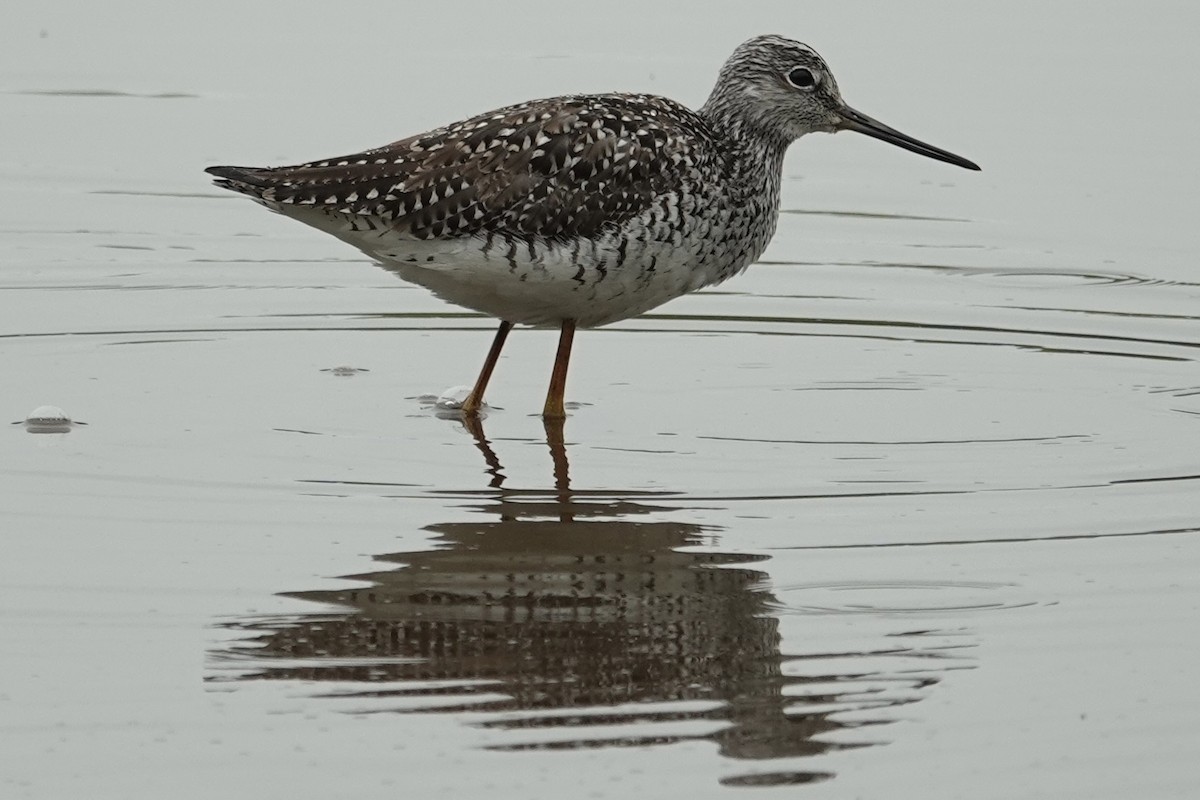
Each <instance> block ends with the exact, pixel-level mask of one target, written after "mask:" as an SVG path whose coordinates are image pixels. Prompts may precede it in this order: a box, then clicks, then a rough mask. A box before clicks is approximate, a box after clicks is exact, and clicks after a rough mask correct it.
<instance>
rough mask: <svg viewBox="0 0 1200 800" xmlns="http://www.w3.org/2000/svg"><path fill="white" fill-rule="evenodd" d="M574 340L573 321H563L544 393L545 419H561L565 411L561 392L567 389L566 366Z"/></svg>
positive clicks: (543, 412) (565, 413) (543, 413)
mask: <svg viewBox="0 0 1200 800" xmlns="http://www.w3.org/2000/svg"><path fill="white" fill-rule="evenodd" d="M574 338H575V320H573V319H564V320H563V322H562V330H561V331H560V332H559V334H558V354H557V355H556V356H555V357H554V371H553V372H551V373H550V391H548V392H546V406H545V407H544V408H543V409H542V416H543V417H545V418H547V419H563V418H564V417H566V416H567V410H566V408H564V407H563V392H565V391H566V389H567V364H568V362H570V360H571V342H572V341H573V340H574Z"/></svg>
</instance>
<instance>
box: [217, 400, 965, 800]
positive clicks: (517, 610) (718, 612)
mask: <svg viewBox="0 0 1200 800" xmlns="http://www.w3.org/2000/svg"><path fill="white" fill-rule="evenodd" d="M464 424H466V425H468V430H469V431H470V432H471V434H472V435H473V437H474V441H475V444H476V446H477V447H478V448H479V450H480V451H481V452H482V453H483V456H484V460H485V463H486V464H487V471H488V474H489V475H490V490H489V494H488V495H487V502H486V503H484V504H483V505H479V506H477V507H475V509H474V510H475V511H478V512H480V514H479V518H478V519H477V520H473V521H470V522H452V523H445V524H439V525H432V526H430V527H429V528H428V529H427V530H429V531H432V532H434V533H436V534H437V535H438V536H439V537H440V542H439V543H438V546H437V547H436V549H432V550H424V551H418V552H406V553H393V554H387V555H380V556H377V557H376V560H378V561H380V562H383V563H385V564H388V565H389V566H388V567H386V568H385V569H381V570H380V571H377V572H371V573H367V574H361V575H353V576H347V577H349V578H352V579H354V580H357V581H363V582H365V583H367V584H368V585H367V586H366V587H363V588H352V589H336V590H313V591H301V592H289V593H287V594H288V596H291V597H296V598H301V599H304V600H311V601H315V602H317V603H321V604H325V606H326V608H328V607H329V606H330V605H332V606H338V607H341V608H342V609H343V610H340V611H339V610H334V611H332V612H331V611H319V612H318V611H314V612H312V613H310V614H301V615H289V616H272V617H266V618H262V617H258V618H250V619H240V620H238V621H236V622H234V623H231V624H230V627H233V628H236V629H238V630H240V631H242V632H244V633H245V634H246V638H242V639H240V640H238V641H236V642H234V643H233V644H232V645H231V649H230V650H228V651H226V652H223V653H220V654H215V655H217V657H218V659H219V660H220V661H221V662H222V663H223V665H224V667H225V669H223V670H222V673H223V674H222V675H221V676H215V677H214V678H213V679H214V680H229V679H230V678H228V677H227V676H229V675H234V676H235V677H234V678H232V679H233V680H295V681H307V682H322V681H324V682H331V683H332V682H336V683H337V684H338V692H337V694H336V696H337V697H339V698H343V699H344V698H347V697H351V698H359V699H362V700H366V701H369V702H371V703H379V705H380V706H381V707H382V706H383V705H384V704H385V703H387V704H392V705H389V708H388V709H387V710H388V711H395V706H394V704H401V705H402V708H403V710H402V711H401V712H397V713H440V714H454V713H471V714H472V715H473V718H474V719H476V720H477V719H478V715H479V714H481V713H482V714H484V715H485V719H484V721H482V722H477V723H476V724H480V725H482V727H484V728H486V729H491V730H493V731H495V732H497V739H496V741H495V743H494V744H493V745H491V747H492V749H495V750H513V751H517V750H531V749H541V750H550V749H564V748H598V747H620V746H651V745H661V744H670V743H674V742H681V741H688V740H709V741H712V742H714V743H715V744H716V745H717V746H718V748H719V750H720V752H721V754H722V755H724V756H726V757H728V758H731V759H753V760H765V759H781V758H795V757H802V756H811V755H816V754H820V753H823V752H828V751H831V750H837V749H845V748H848V747H862V746H866V745H865V744H864V741H865V739H864V737H862V736H858V737H855V739H856V740H857V742H856V743H846V742H843V743H840V744H839V743H838V739H839V737H838V736H837V735H836V734H837V733H838V732H839V731H847V730H848V729H850V728H863V727H868V726H874V725H881V724H885V723H887V722H890V721H892V717H889V716H887V715H885V714H882V713H880V714H873V715H872V714H870V713H868V714H867V715H865V716H867V717H871V718H869V719H866V718H864V714H863V713H862V712H863V710H864V709H867V710H871V709H874V710H882V709H885V708H887V707H889V706H895V705H901V704H904V703H910V702H914V701H916V700H919V699H920V698H921V697H922V696H923V690H924V689H926V688H927V687H929V686H931V685H933V684H936V683H937V682H938V681H940V679H941V678H940V674H941V670H939V669H936V668H935V669H924V670H919V671H917V672H915V673H913V674H911V675H909V674H893V675H884V674H883V670H884V669H886V668H885V667H882V666H881V664H880V663H879V661H880V660H886V659H887V658H888V657H889V656H895V655H897V654H910V655H915V656H918V657H928V656H940V655H941V654H940V653H938V652H937V650H938V648H936V647H932V648H930V650H929V651H928V652H922V651H921V647H922V645H921V643H920V642H919V641H918V639H919V637H920V633H919V632H918V633H913V634H911V635H906V636H905V637H904V639H903V640H895V639H893V640H891V641H887V640H884V641H881V642H880V643H879V644H880V647H879V648H878V650H876V651H874V652H854V653H845V652H833V653H820V652H818V653H812V652H806V653H803V654H797V655H792V656H785V655H784V654H783V653H782V652H781V648H780V645H781V637H780V634H779V631H778V627H779V618H778V617H777V616H775V615H773V611H777V610H778V605H777V604H776V601H775V598H774V597H773V596H772V594H771V593H770V592H769V591H768V589H767V588H766V586H767V582H768V576H767V574H766V573H765V572H762V571H761V570H758V569H754V568H753V567H752V566H750V565H751V564H753V563H755V562H760V561H763V560H765V559H766V556H761V555H745V554H730V553H718V552H713V551H712V550H711V549H709V548H706V549H699V548H697V547H696V546H697V545H700V544H702V543H703V542H704V541H705V540H706V538H711V535H712V531H711V530H709V529H705V528H703V527H701V526H699V525H694V524H687V523H682V522H667V521H653V520H654V518H661V517H663V516H667V515H669V514H670V513H671V512H677V511H678V510H679V509H678V506H668V505H657V504H656V503H655V500H656V499H659V500H662V499H664V498H663V497H662V494H661V493H650V492H640V493H639V492H617V491H601V492H587V491H580V490H574V489H572V488H571V485H570V477H569V465H568V461H567V446H566V444H565V442H564V439H563V428H562V421H561V420H558V421H554V420H549V421H547V422H546V443H547V445H548V447H549V450H550V455H551V459H552V462H553V468H554V488H553V489H552V490H545V491H540V492H539V491H528V490H512V489H507V488H505V486H504V482H505V475H504V471H503V467H502V465H501V462H500V460H499V458H498V457H497V455H496V453H495V451H494V449H493V447H492V444H491V443H490V442H489V440H488V439H487V438H486V436H485V435H484V431H483V428H482V422H481V421H480V420H478V419H473V420H469V421H467V422H466V423H464ZM630 498H633V499H630ZM822 660H825V661H827V662H828V664H829V667H828V669H822V668H820V666H819V664H820V662H821V661H822ZM926 660H927V661H928V660H929V659H928V658H926ZM936 660H940V659H935V661H936ZM814 663H815V664H816V665H817V667H816V669H814ZM847 663H850V664H852V665H854V669H853V673H852V674H851V673H848V672H847ZM801 664H803V668H802V669H797V668H792V667H797V666H800V665H801ZM946 666H949V665H946ZM230 668H232V669H230ZM872 678H877V679H881V680H884V681H891V682H893V684H895V683H896V682H899V683H902V684H904V687H903V688H904V689H905V690H907V691H905V692H902V693H901V695H900V696H893V695H887V696H890V697H892V699H891V700H887V699H885V698H884V697H883V696H880V695H879V694H878V687H875V688H873V689H864V685H863V681H864V680H870V679H872ZM839 683H843V684H844V688H840V687H839V686H838V684H839ZM360 684H361V688H350V687H357V686H359V685H360ZM822 687H824V688H822ZM873 692H874V693H875V696H873V697H872V693H873ZM370 710H371V709H370V708H369V707H368V709H367V711H370ZM376 711H377V713H381V712H382V708H381V709H378V710H376ZM846 711H857V712H858V713H856V714H855V715H854V721H849V720H846V719H839V718H838V716H839V712H846ZM843 716H844V715H843ZM566 731H573V732H574V735H564V732H566ZM841 738H842V739H846V737H841ZM829 777H831V775H830V774H829V773H826V772H819V771H805V770H788V771H778V770H776V771H762V770H761V769H760V770H757V771H755V772H753V773H750V774H734V775H730V776H728V777H726V778H724V779H723V780H722V783H725V784H728V785H778V784H791V783H806V782H811V781H816V780H823V779H826V778H829Z"/></svg>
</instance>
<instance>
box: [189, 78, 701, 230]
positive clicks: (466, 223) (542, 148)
mask: <svg viewBox="0 0 1200 800" xmlns="http://www.w3.org/2000/svg"><path fill="white" fill-rule="evenodd" d="M708 137H709V134H708V130H707V126H706V124H705V123H704V121H703V120H702V119H701V118H700V117H699V116H697V115H695V114H693V113H692V112H691V111H689V110H687V109H686V108H684V107H683V106H680V105H679V104H677V103H675V102H674V101H671V100H667V99H666V98H661V97H655V96H649V95H590V96H576V97H561V98H554V99H551V100H543V101H538V102H537V103H531V104H524V105H517V106H510V107H508V108H503V109H499V110H497V111H493V112H489V113H486V114H481V115H479V116H477V117H473V118H471V119H468V120H464V121H462V122H458V123H455V124H453V125H448V126H446V127H444V128H439V129H437V130H433V131H430V132H428V133H424V134H420V135H418V136H413V137H410V138H408V139H402V140H400V141H398V142H393V143H392V144H389V145H385V146H384V147H380V148H376V149H374V150H367V151H364V152H362V153H357V154H355V155H349V156H343V157H340V158H335V159H326V160H322V161H314V162H310V163H307V164H300V165H297V166H291V167H274V168H253V167H210V168H209V169H208V170H207V171H208V172H209V173H211V174H213V175H216V176H217V177H218V180H217V181H216V182H217V184H218V185H221V186H223V187H225V188H228V189H232V190H234V191H239V192H242V193H244V194H249V195H251V196H253V197H255V198H257V199H259V200H261V201H262V202H263V203H265V204H266V205H268V206H269V207H271V208H273V209H275V210H277V211H280V212H281V213H283V214H289V212H290V211H291V210H292V209H295V215H297V216H299V215H302V214H304V213H306V212H305V209H312V210H322V211H325V212H327V213H330V214H337V215H347V216H350V217H356V216H358V217H368V218H370V219H372V220H374V221H379V222H383V223H384V224H386V225H388V226H390V227H391V228H393V229H394V230H397V231H400V232H406V233H408V234H409V235H411V236H413V237H414V238H418V239H446V238H456V237H460V236H469V235H486V234H488V233H500V234H504V235H506V236H517V237H528V238H559V239H564V238H574V237H580V236H581V237H590V236H593V235H594V234H596V233H597V232H598V231H600V230H601V229H602V228H604V226H606V225H612V224H619V223H620V222H622V221H623V220H625V219H628V218H630V217H632V216H636V215H638V214H640V213H642V212H644V211H646V210H648V209H650V208H651V207H652V205H653V204H654V203H655V202H662V197H663V196H665V195H670V194H671V192H672V191H673V190H676V189H678V188H681V187H683V186H685V185H686V184H687V183H688V182H689V180H691V179H692V177H691V176H693V175H694V174H695V171H696V170H698V169H703V168H704V167H705V164H704V162H705V161H706V160H708V159H711V158H713V157H714V154H713V149H712V148H711V147H707V146H705V143H706V142H707V141H708V140H709V138H708ZM666 211H667V209H664V212H666Z"/></svg>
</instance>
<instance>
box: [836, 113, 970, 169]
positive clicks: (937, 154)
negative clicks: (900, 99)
mask: <svg viewBox="0 0 1200 800" xmlns="http://www.w3.org/2000/svg"><path fill="white" fill-rule="evenodd" d="M838 113H840V114H841V117H842V125H841V127H842V129H843V130H847V131H857V132H859V133H865V134H866V135H867V136H873V137H875V138H876V139H882V140H883V141H885V142H888V143H890V144H894V145H896V146H897V147H903V148H904V149H905V150H911V151H913V152H914V153H918V154H920V155H923V156H927V157H929V158H936V159H937V160H938V161H945V162H946V163H947V164H954V165H955V166H957V167H963V168H964V169H974V170H978V169H979V165H978V164H976V163H975V162H974V161H968V160H967V159H965V158H963V157H962V156H956V155H954V153H950V152H947V151H945V150H943V149H941V148H940V147H934V146H933V145H931V144H925V143H924V142H922V141H919V140H917V139H914V138H912V137H911V136H906V135H904V134H903V133H901V132H900V131H898V130H896V129H895V128H889V127H888V126H887V125H884V124H883V123H882V122H880V121H879V120H877V119H872V118H871V117H868V116H867V115H866V114H863V113H861V112H859V111H855V110H854V109H853V108H850V107H848V106H843V107H842V109H841V110H840V111H839V112H838Z"/></svg>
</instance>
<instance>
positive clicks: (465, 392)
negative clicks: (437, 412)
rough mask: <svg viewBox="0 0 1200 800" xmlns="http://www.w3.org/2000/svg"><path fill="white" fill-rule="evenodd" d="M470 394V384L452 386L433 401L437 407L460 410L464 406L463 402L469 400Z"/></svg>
mask: <svg viewBox="0 0 1200 800" xmlns="http://www.w3.org/2000/svg"><path fill="white" fill-rule="evenodd" d="M470 394H471V387H470V386H451V387H450V388H449V389H447V390H446V391H444V392H442V393H441V394H440V395H438V398H437V400H435V401H433V404H434V406H436V407H437V408H440V409H445V410H448V411H454V410H458V409H460V408H462V407H463V403H465V402H467V397H468V396H469V395H470Z"/></svg>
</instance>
